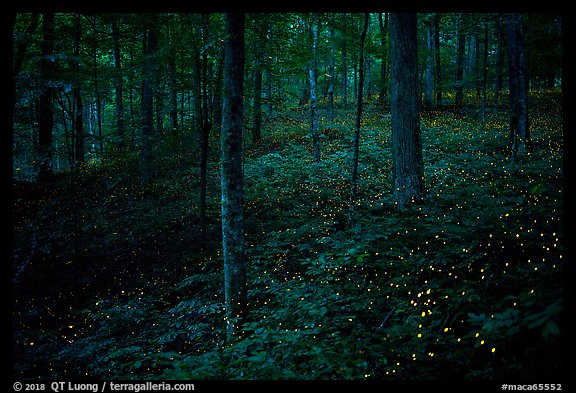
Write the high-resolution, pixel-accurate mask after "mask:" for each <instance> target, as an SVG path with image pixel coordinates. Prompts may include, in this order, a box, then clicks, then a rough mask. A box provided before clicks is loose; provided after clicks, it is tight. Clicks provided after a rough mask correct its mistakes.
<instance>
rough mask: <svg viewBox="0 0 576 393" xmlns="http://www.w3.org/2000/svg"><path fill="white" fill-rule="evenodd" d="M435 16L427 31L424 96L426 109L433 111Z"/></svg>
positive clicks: (431, 19) (430, 21)
mask: <svg viewBox="0 0 576 393" xmlns="http://www.w3.org/2000/svg"><path fill="white" fill-rule="evenodd" d="M434 36H435V34H434V16H432V17H431V18H430V20H429V21H428V29H427V31H426V47H427V49H428V52H427V56H426V88H425V90H424V91H425V95H424V109H426V110H430V109H432V106H433V103H434V52H435V41H434Z"/></svg>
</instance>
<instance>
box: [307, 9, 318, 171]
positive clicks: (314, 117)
mask: <svg viewBox="0 0 576 393" xmlns="http://www.w3.org/2000/svg"><path fill="white" fill-rule="evenodd" d="M312 18H313V19H312V23H311V26H310V29H311V34H312V58H311V59H310V66H309V69H308V74H309V80H310V119H311V134H312V142H313V148H314V162H315V163H319V162H320V135H319V131H318V128H319V127H318V104H317V98H316V57H317V53H316V52H317V49H316V46H317V44H318V16H316V15H314V16H313V17H312Z"/></svg>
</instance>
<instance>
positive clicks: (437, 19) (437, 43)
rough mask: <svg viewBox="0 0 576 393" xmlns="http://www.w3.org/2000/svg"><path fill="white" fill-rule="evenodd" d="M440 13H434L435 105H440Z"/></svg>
mask: <svg viewBox="0 0 576 393" xmlns="http://www.w3.org/2000/svg"><path fill="white" fill-rule="evenodd" d="M440 18H441V16H440V14H436V15H434V48H435V49H436V51H435V54H434V55H435V58H436V67H435V71H436V72H435V81H434V85H435V87H436V105H442V68H441V64H442V62H441V61H440Z"/></svg>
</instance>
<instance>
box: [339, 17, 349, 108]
mask: <svg viewBox="0 0 576 393" xmlns="http://www.w3.org/2000/svg"><path fill="white" fill-rule="evenodd" d="M341 18H342V19H341V21H340V23H341V31H342V35H343V37H342V48H341V53H342V104H343V106H344V107H346V104H347V101H348V64H347V58H348V54H347V51H346V49H347V48H346V47H347V45H346V20H347V17H346V14H343V15H342V16H341Z"/></svg>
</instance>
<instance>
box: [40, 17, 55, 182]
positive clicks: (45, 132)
mask: <svg viewBox="0 0 576 393" xmlns="http://www.w3.org/2000/svg"><path fill="white" fill-rule="evenodd" d="M41 48H42V49H41V50H42V58H41V59H40V75H41V78H42V82H43V87H42V91H41V92H40V99H39V102H38V164H39V170H38V180H39V181H49V180H50V179H51V178H52V175H53V170H52V128H53V126H54V113H53V108H52V96H53V88H52V86H51V82H52V78H53V77H54V59H53V58H52V55H53V54H54V14H53V13H45V14H43V15H42V46H41Z"/></svg>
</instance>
